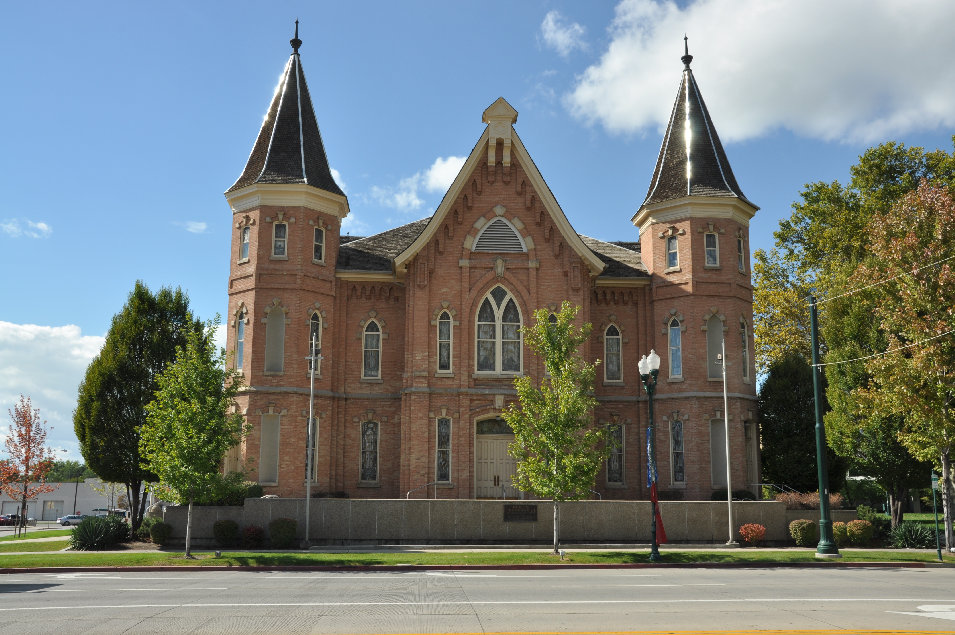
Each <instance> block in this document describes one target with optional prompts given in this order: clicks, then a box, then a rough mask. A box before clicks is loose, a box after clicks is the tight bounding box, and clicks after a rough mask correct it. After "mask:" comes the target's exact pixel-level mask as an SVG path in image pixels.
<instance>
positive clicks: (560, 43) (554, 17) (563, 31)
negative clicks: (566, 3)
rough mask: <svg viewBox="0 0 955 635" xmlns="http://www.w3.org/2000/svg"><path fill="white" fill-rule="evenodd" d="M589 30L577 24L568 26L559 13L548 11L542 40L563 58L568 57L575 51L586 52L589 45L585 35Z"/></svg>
mask: <svg viewBox="0 0 955 635" xmlns="http://www.w3.org/2000/svg"><path fill="white" fill-rule="evenodd" d="M586 32H587V30H586V29H585V28H584V27H582V26H581V25H579V24H577V23H576V22H572V23H570V24H567V23H566V22H565V20H564V16H562V15H561V14H560V12H559V11H556V10H555V11H548V12H547V15H545V16H544V21H543V22H541V38H542V39H543V41H544V44H545V45H547V46H549V47H550V48H552V49H554V50H555V51H557V54H558V55H560V56H561V57H567V56H568V55H570V54H571V53H572V52H573V51H574V49H580V50H582V51H583V50H585V49H586V48H587V43H586V42H585V41H584V33H586Z"/></svg>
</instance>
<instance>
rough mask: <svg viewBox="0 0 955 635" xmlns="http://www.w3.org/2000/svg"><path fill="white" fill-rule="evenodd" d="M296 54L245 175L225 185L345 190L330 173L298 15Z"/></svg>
mask: <svg viewBox="0 0 955 635" xmlns="http://www.w3.org/2000/svg"><path fill="white" fill-rule="evenodd" d="M291 44H292V49H293V50H292V55H291V57H290V58H289V61H288V63H287V64H286V65H285V71H284V72H283V73H282V78H281V80H280V81H279V85H278V87H276V89H275V95H274V96H273V97H272V103H271V105H270V106H269V110H268V114H266V116H265V121H264V122H263V123H262V128H261V130H259V136H258V138H256V140H255V145H254V146H253V147H252V153H251V154H250V155H249V160H248V162H247V163H246V165H245V170H243V171H242V176H240V177H239V179H238V180H237V181H236V182H235V183H234V184H233V185H232V187H230V188H229V189H228V190H226V193H227V194H228V193H229V192H234V191H236V190H239V189H242V188H244V187H247V186H249V185H252V184H255V183H270V184H288V183H304V184H307V185H311V186H313V187H316V188H318V189H320V190H325V191H326V192H331V193H333V194H338V195H340V196H344V195H345V194H344V192H342V190H341V188H339V187H338V184H337V183H335V179H334V178H332V172H331V169H330V168H329V166H328V158H327V157H326V156H325V144H324V143H322V135H321V133H320V132H319V130H318V120H317V119H316V118H315V110H314V108H313V107H312V98H311V96H310V95H309V92H308V85H307V84H306V82H305V72H304V71H303V70H302V61H301V59H299V54H298V49H299V47H300V46H301V45H302V41H301V40H299V39H298V20H296V21H295V37H294V38H293V39H292V40H291Z"/></svg>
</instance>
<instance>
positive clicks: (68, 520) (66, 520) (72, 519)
mask: <svg viewBox="0 0 955 635" xmlns="http://www.w3.org/2000/svg"><path fill="white" fill-rule="evenodd" d="M84 518H86V514H69V515H68V516H61V517H60V518H57V519H56V522H58V523H59V524H61V525H63V526H64V527H68V526H70V525H79V524H80V523H81V522H83V519H84Z"/></svg>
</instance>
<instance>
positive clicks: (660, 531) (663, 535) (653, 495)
mask: <svg viewBox="0 0 955 635" xmlns="http://www.w3.org/2000/svg"><path fill="white" fill-rule="evenodd" d="M650 502H652V503H653V511H654V512H655V518H654V521H655V522H656V523H657V544H658V545H665V544H666V543H667V532H666V530H665V529H664V528H663V516H661V515H660V508H659V507H658V506H657V503H658V502H659V501H658V499H657V484H656V482H654V483H653V484H652V485H650Z"/></svg>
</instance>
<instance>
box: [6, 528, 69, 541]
mask: <svg viewBox="0 0 955 635" xmlns="http://www.w3.org/2000/svg"><path fill="white" fill-rule="evenodd" d="M72 533H73V530H72V529H44V530H42V531H37V530H35V529H34V530H33V531H28V532H27V533H26V534H24V535H22V536H13V535H10V536H4V537H2V538H0V543H2V542H13V541H17V540H29V539H32V538H55V537H57V536H69V535H70V534H72Z"/></svg>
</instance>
